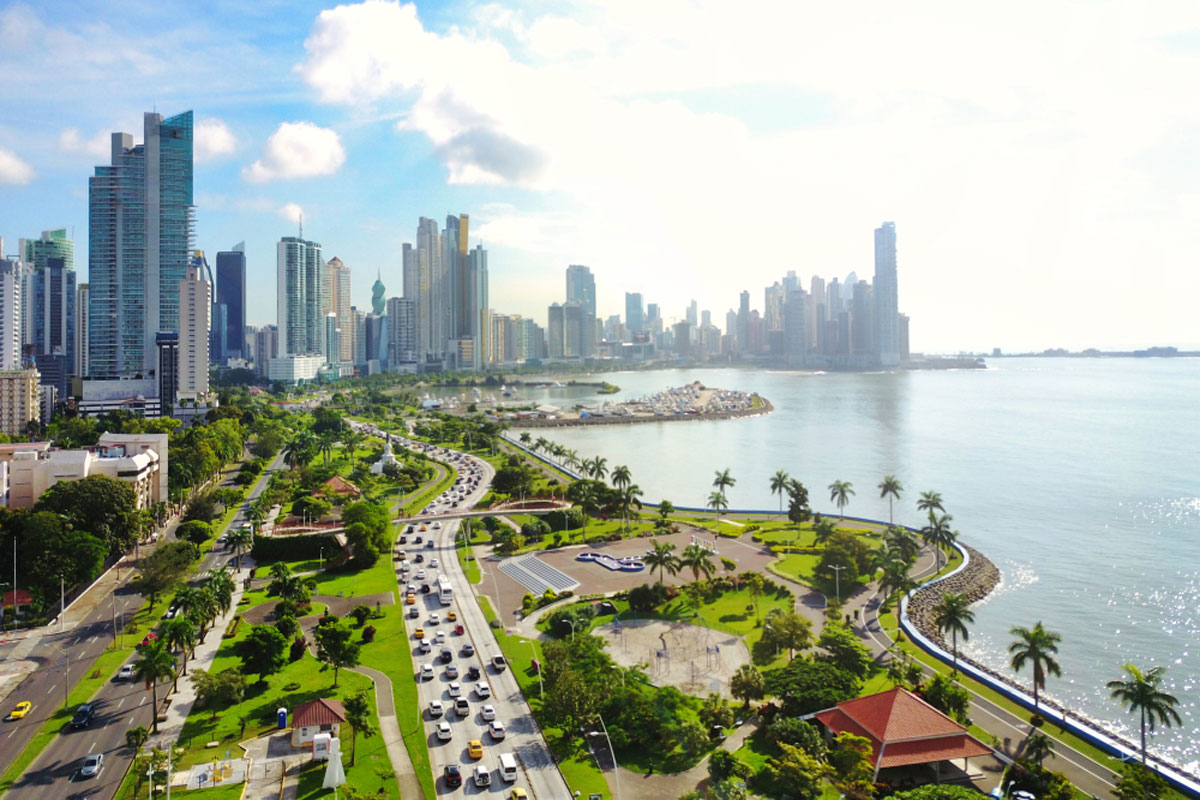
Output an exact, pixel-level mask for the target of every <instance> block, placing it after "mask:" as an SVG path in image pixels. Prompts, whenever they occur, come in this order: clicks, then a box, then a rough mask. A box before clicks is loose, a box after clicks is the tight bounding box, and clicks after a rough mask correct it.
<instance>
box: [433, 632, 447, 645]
mask: <svg viewBox="0 0 1200 800" xmlns="http://www.w3.org/2000/svg"><path fill="white" fill-rule="evenodd" d="M433 640H434V641H435V642H437V643H438V644H445V643H446V632H445V631H438V632H437V636H435V637H433Z"/></svg>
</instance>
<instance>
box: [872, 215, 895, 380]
mask: <svg viewBox="0 0 1200 800" xmlns="http://www.w3.org/2000/svg"><path fill="white" fill-rule="evenodd" d="M873 291H874V295H875V351H876V353H877V354H878V355H879V363H880V364H881V365H882V366H885V367H894V366H896V365H897V364H899V363H900V295H899V287H898V286H897V280H896V223H894V222H885V223H883V224H882V225H880V226H879V227H878V228H876V229H875V286H874V289H873Z"/></svg>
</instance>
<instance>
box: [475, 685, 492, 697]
mask: <svg viewBox="0 0 1200 800" xmlns="http://www.w3.org/2000/svg"><path fill="white" fill-rule="evenodd" d="M475 694H477V695H479V697H480V699H484V698H488V697H491V696H492V687H490V686H488V685H487V684H486V683H484V682H483V681H480V682H479V683H477V684H475Z"/></svg>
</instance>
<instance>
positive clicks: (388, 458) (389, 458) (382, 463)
mask: <svg viewBox="0 0 1200 800" xmlns="http://www.w3.org/2000/svg"><path fill="white" fill-rule="evenodd" d="M399 463H400V462H399V461H398V460H397V459H396V455H395V454H394V453H393V452H392V437H391V434H388V437H387V439H386V440H384V443H383V455H381V456H380V457H379V460H378V461H376V462H375V463H374V464H372V465H371V474H373V475H382V474H383V468H384V467H386V466H387V465H388V464H397V465H398V464H399Z"/></svg>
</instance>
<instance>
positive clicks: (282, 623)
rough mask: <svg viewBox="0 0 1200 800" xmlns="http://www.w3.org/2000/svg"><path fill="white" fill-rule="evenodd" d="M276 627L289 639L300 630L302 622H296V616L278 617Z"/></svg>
mask: <svg viewBox="0 0 1200 800" xmlns="http://www.w3.org/2000/svg"><path fill="white" fill-rule="evenodd" d="M275 627H276V629H278V630H279V632H280V633H282V634H283V635H284V636H286V637H287V638H289V639H290V638H291V637H293V636H295V635H296V634H297V633H298V632H299V631H300V623H298V622H296V618H295V617H290V616H283V617H278V618H276V620H275Z"/></svg>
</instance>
